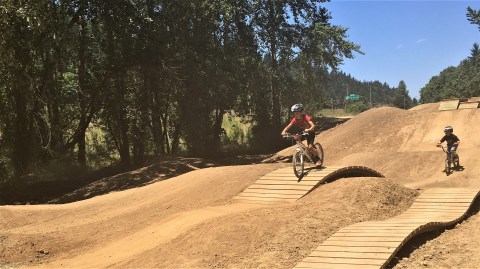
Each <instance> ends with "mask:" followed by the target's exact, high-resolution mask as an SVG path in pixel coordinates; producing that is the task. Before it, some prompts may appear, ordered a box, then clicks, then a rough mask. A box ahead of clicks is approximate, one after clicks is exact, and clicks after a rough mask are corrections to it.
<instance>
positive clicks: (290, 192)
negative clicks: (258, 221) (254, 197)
mask: <svg viewBox="0 0 480 269" xmlns="http://www.w3.org/2000/svg"><path fill="white" fill-rule="evenodd" d="M245 193H248V194H261V193H279V194H297V195H304V194H305V191H302V190H267V189H265V190H261V189H259V190H245V191H244V192H242V193H240V194H239V195H241V194H245Z"/></svg>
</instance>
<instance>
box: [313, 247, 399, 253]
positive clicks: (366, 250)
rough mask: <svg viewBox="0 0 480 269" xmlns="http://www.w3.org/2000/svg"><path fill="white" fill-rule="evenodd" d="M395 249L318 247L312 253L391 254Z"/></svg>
mask: <svg viewBox="0 0 480 269" xmlns="http://www.w3.org/2000/svg"><path fill="white" fill-rule="evenodd" d="M395 249H396V248H393V247H345V246H342V247H338V246H324V245H320V246H319V247H317V248H316V249H315V250H314V251H313V252H316V251H321V252H329V251H330V252H338V251H341V252H346V253H393V251H394V250H395Z"/></svg>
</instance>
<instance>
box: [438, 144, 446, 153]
mask: <svg viewBox="0 0 480 269" xmlns="http://www.w3.org/2000/svg"><path fill="white" fill-rule="evenodd" d="M437 148H442V150H443V152H445V153H447V151H446V150H445V148H444V147H443V145H442V144H440V145H437Z"/></svg>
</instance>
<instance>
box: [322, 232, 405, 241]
mask: <svg viewBox="0 0 480 269" xmlns="http://www.w3.org/2000/svg"><path fill="white" fill-rule="evenodd" d="M409 233H410V231H409V232H400V231H398V230H390V231H386V232H385V231H382V232H374V231H357V232H352V233H344V232H337V233H335V234H334V235H332V237H330V238H333V237H335V238H337V237H348V238H351V237H369V238H372V239H373V238H375V237H382V238H384V237H387V238H390V237H402V238H403V237H405V236H407V235H408V234H409Z"/></svg>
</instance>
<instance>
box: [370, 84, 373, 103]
mask: <svg viewBox="0 0 480 269" xmlns="http://www.w3.org/2000/svg"><path fill="white" fill-rule="evenodd" d="M372 106H373V105H372V85H370V108H372Z"/></svg>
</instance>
